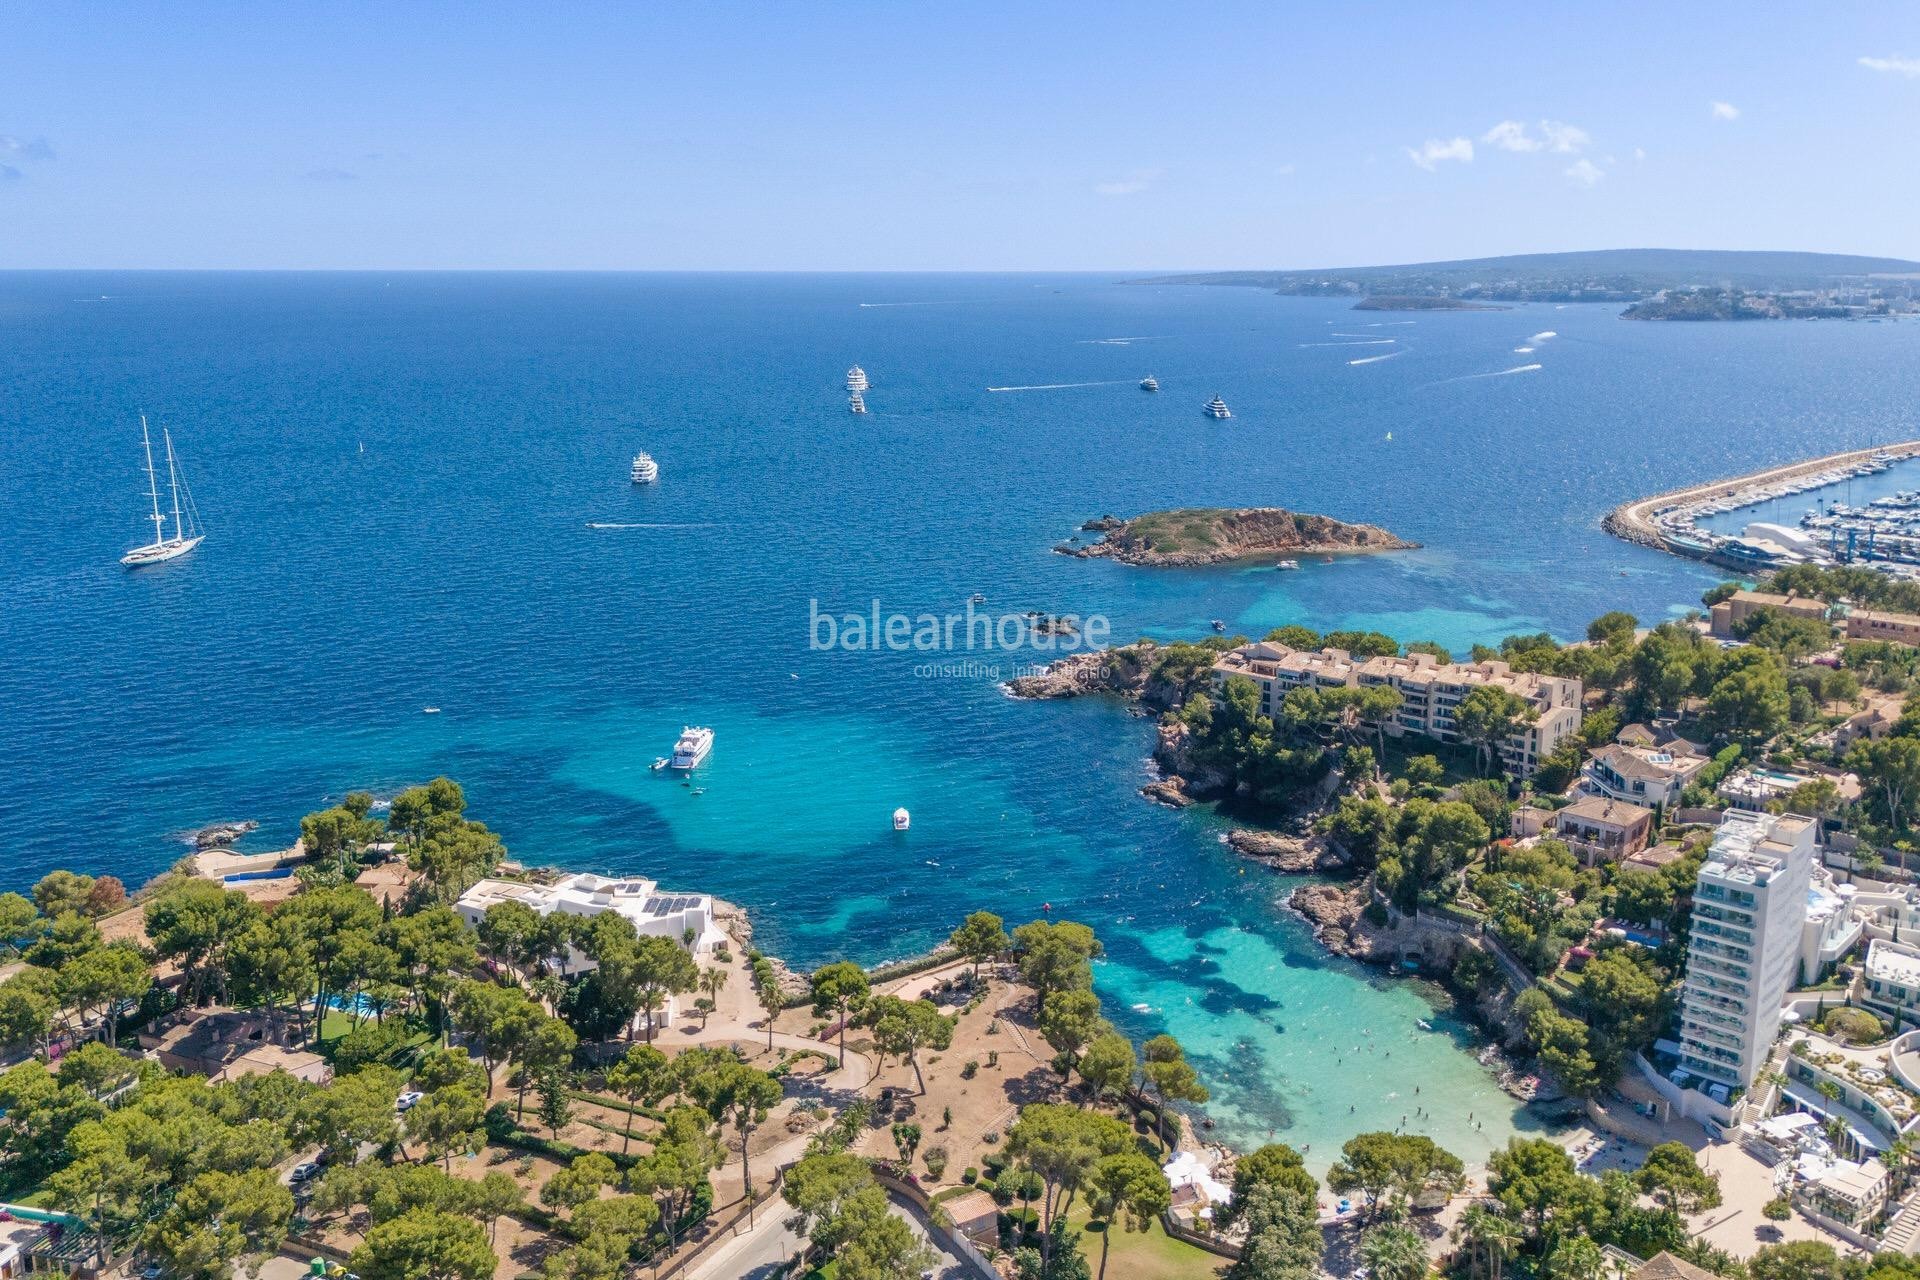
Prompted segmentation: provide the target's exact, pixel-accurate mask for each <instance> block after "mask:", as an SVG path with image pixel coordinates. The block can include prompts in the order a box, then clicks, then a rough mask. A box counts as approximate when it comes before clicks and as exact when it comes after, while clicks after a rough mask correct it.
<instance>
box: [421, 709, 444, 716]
mask: <svg viewBox="0 0 1920 1280" xmlns="http://www.w3.org/2000/svg"><path fill="white" fill-rule="evenodd" d="M420 714H421V715H423V716H437V715H439V714H440V708H438V707H422V708H420Z"/></svg>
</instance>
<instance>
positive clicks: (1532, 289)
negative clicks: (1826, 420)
mask: <svg viewBox="0 0 1920 1280" xmlns="http://www.w3.org/2000/svg"><path fill="white" fill-rule="evenodd" d="M1701 281H1714V282H1715V284H1714V285H1712V286H1703V285H1702V284H1701V283H1700V282H1701ZM1128 283H1130V284H1206V285H1234V286H1241V287H1251V288H1258V289H1271V290H1272V291H1273V292H1275V293H1278V294H1282V295H1285V296H1290V297H1313V298H1357V299H1359V301H1358V302H1356V303H1355V309H1356V310H1364V311H1389V310H1390V311H1411V310H1428V311H1469V310H1482V309H1485V308H1486V307H1487V306H1491V305H1498V304H1503V303H1504V304H1512V303H1527V302H1551V303H1569V302H1608V303H1623V304H1627V306H1628V310H1627V311H1626V312H1625V313H1624V314H1625V315H1626V316H1627V317H1628V318H1630V319H1635V320H1653V319H1662V320H1668V319H1671V320H1682V319H1684V320H1736V319H1737V320H1750V319H1751V320H1796V319H1856V318H1866V319H1871V318H1874V317H1876V316H1886V315H1899V314H1920V262H1910V261H1908V260H1906V259H1904V258H1869V257H1862V256H1858V255H1854V254H1840V253H1792V252H1738V251H1724V250H1692V249H1601V250H1593V251H1587V252H1577V253H1529V254H1514V255H1510V256H1506V257H1497V258H1467V259H1461V260H1458V261H1451V262H1421V263H1407V264H1401V265H1395V266H1370V267H1329V268H1321V269H1316V270H1308V271H1216V272H1208V273H1203V274H1197V275H1177V276H1155V277H1151V278H1147V279H1141V280H1132V281H1128Z"/></svg>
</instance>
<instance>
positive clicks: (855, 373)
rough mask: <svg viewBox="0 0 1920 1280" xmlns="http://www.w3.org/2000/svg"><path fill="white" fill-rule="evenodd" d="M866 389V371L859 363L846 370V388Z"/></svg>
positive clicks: (853, 389)
mask: <svg viewBox="0 0 1920 1280" xmlns="http://www.w3.org/2000/svg"><path fill="white" fill-rule="evenodd" d="M866 389H867V371H866V370H865V369H862V368H861V367H860V366H859V365H855V366H853V368H851V369H849V370H847V390H849V391H865V390H866Z"/></svg>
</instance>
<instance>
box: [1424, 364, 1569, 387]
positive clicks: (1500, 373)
mask: <svg viewBox="0 0 1920 1280" xmlns="http://www.w3.org/2000/svg"><path fill="white" fill-rule="evenodd" d="M1545 367H1546V366H1545V365H1539V364H1520V365H1515V366H1514V367H1513V368H1511V369H1496V370H1494V371H1493V372H1492V373H1469V374H1466V375H1464V376H1462V377H1458V378H1448V379H1446V381H1447V382H1472V381H1474V380H1475V379H1478V378H1507V377H1511V376H1512V375H1514V374H1516V373H1535V372H1537V371H1539V370H1541V369H1544V368H1545ZM1435 385H1439V384H1437V383H1436V384H1435Z"/></svg>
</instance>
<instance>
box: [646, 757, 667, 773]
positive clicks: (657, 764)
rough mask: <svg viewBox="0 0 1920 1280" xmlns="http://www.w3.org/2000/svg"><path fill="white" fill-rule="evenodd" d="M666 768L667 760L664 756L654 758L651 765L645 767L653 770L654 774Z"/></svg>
mask: <svg viewBox="0 0 1920 1280" xmlns="http://www.w3.org/2000/svg"><path fill="white" fill-rule="evenodd" d="M666 767H667V758H666V757H665V756H655V757H654V758H653V763H652V764H650V765H648V766H647V768H649V769H651V770H653V771H654V772H655V773H658V772H660V771H661V770H662V769H664V768H666Z"/></svg>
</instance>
